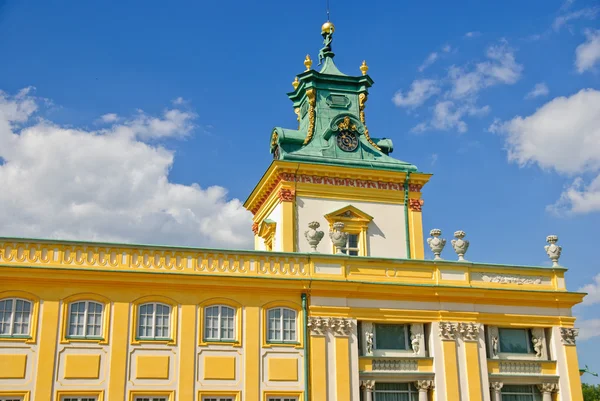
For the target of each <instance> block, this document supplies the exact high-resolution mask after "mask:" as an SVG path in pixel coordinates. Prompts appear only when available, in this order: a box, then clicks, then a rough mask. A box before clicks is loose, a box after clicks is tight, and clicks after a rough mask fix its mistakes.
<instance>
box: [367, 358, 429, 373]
mask: <svg viewBox="0 0 600 401" xmlns="http://www.w3.org/2000/svg"><path fill="white" fill-rule="evenodd" d="M418 370H419V362H418V361H417V360H416V359H408V358H393V359H392V358H390V359H387V358H386V359H383V358H381V359H373V371H386V372H390V371H393V372H416V371H418Z"/></svg>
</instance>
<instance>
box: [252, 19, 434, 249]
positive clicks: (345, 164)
mask: <svg viewBox="0 0 600 401" xmlns="http://www.w3.org/2000/svg"><path fill="white" fill-rule="evenodd" d="M334 31H335V27H334V25H333V24H332V23H331V22H326V23H325V24H323V26H322V29H321V33H322V36H323V39H324V41H323V44H324V47H323V48H322V49H321V51H320V53H319V61H320V66H321V68H320V70H319V71H317V70H314V69H312V60H311V59H310V56H308V55H307V56H306V59H305V61H304V65H305V66H306V70H305V71H304V72H302V73H301V74H299V75H298V76H297V77H296V79H295V80H294V82H293V84H292V85H293V86H294V90H293V91H292V92H290V93H288V94H287V95H288V97H289V99H290V100H291V101H292V103H293V109H294V112H295V113H296V115H297V120H298V127H297V128H296V129H288V128H282V127H275V128H274V129H273V131H272V132H271V136H270V147H269V150H270V152H271V154H272V155H273V161H272V163H271V165H270V167H269V168H268V169H267V171H266V173H265V174H264V175H263V177H262V179H261V180H260V181H259V183H258V184H257V186H256V187H255V188H254V190H253V191H252V193H251V195H250V196H249V197H248V199H247V201H246V202H245V204H244V205H245V207H246V208H247V209H248V210H250V211H251V212H252V213H253V215H254V218H253V222H254V224H253V231H254V234H255V249H256V250H267V251H280V252H309V251H310V250H311V247H310V245H309V243H308V241H307V240H306V239H305V238H304V232H305V231H306V230H307V229H308V228H309V223H312V222H317V223H318V224H319V226H321V227H323V228H325V227H327V228H329V231H333V230H334V227H333V226H334V224H335V223H343V227H342V226H341V225H338V226H337V227H338V228H339V227H342V228H341V230H343V231H344V232H346V233H347V234H348V235H347V243H346V244H345V245H344V246H343V247H341V248H340V249H337V250H336V249H334V248H335V247H334V246H333V244H332V242H331V241H330V239H329V238H325V239H324V240H323V241H322V242H321V244H320V245H319V246H318V251H319V252H322V253H335V252H337V253H339V252H341V253H345V254H349V255H355V256H375V257H390V258H416V259H422V258H423V256H424V253H423V229H422V220H421V206H422V204H423V201H422V199H421V188H422V187H423V185H424V184H425V183H427V181H428V180H429V178H430V175H429V174H425V173H422V172H419V170H418V169H417V167H416V166H415V165H413V164H411V163H408V162H405V161H401V160H398V159H395V158H393V157H392V156H390V154H391V153H392V151H393V144H392V140H391V139H387V138H378V137H372V136H371V133H370V132H369V129H368V127H367V122H366V117H365V114H366V113H365V109H366V104H367V99H368V96H369V88H370V87H371V86H372V85H373V80H372V79H371V77H370V76H369V75H368V74H367V71H368V67H367V64H366V62H364V61H363V64H362V65H361V66H360V71H361V73H362V74H360V75H357V76H350V75H346V74H344V73H342V72H341V71H340V70H339V69H338V68H337V66H336V65H335V62H334V56H335V55H334V53H333V51H332V49H331V43H332V39H333V33H334ZM313 226H316V225H313Z"/></svg>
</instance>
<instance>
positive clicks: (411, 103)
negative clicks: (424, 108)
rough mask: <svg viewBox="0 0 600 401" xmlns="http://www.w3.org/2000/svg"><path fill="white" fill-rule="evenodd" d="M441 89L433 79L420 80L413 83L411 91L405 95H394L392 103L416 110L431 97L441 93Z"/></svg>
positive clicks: (400, 93)
mask: <svg viewBox="0 0 600 401" xmlns="http://www.w3.org/2000/svg"><path fill="white" fill-rule="evenodd" d="M439 91H440V88H439V87H438V84H437V82H436V81H435V80H433V79H418V80H415V81H413V83H412V84H411V86H410V91H408V92H407V93H406V94H403V93H402V91H398V92H396V93H395V94H394V97H393V98H392V101H393V102H394V104H395V105H396V106H398V107H409V108H415V107H418V106H421V105H422V104H423V103H425V102H426V101H427V99H429V98H430V97H431V96H433V95H435V94H437V93H439Z"/></svg>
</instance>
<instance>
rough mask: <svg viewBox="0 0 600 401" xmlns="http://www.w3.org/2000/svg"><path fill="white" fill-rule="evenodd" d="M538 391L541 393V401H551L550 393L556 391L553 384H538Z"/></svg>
mask: <svg viewBox="0 0 600 401" xmlns="http://www.w3.org/2000/svg"><path fill="white" fill-rule="evenodd" d="M538 389H539V390H540V392H541V393H542V401H552V393H553V392H555V391H556V390H557V386H556V384H555V383H542V384H538Z"/></svg>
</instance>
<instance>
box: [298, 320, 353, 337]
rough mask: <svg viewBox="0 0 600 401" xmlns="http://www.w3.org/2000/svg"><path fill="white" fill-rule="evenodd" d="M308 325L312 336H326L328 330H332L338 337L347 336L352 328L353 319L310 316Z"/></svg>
mask: <svg viewBox="0 0 600 401" xmlns="http://www.w3.org/2000/svg"><path fill="white" fill-rule="evenodd" d="M307 326H308V328H309V329H310V334H311V335H312V336H324V335H325V334H326V333H327V332H331V333H333V335H334V336H336V337H347V336H349V335H350V332H351V330H352V320H350V319H344V318H334V317H318V316H309V317H308V325H307Z"/></svg>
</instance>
